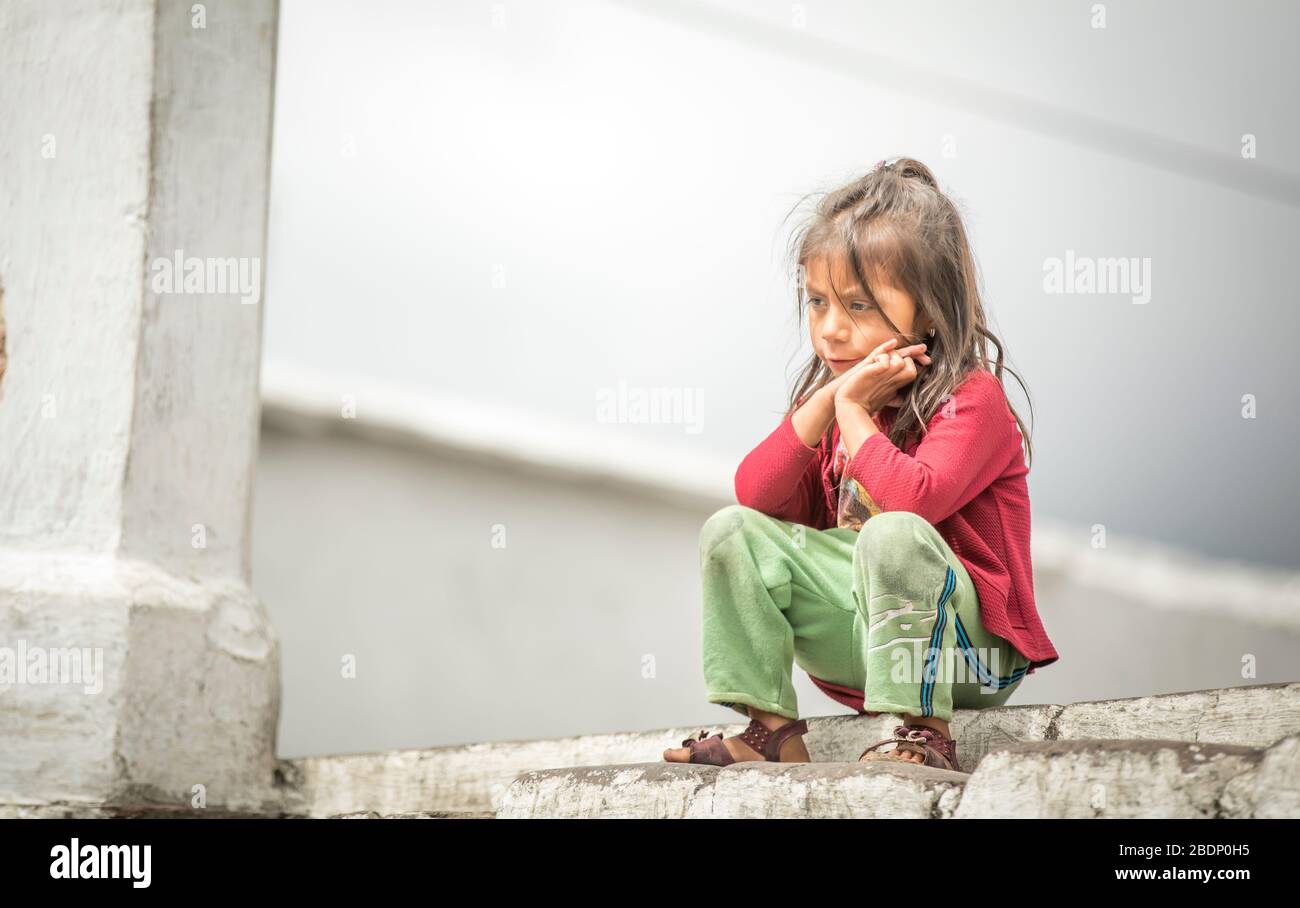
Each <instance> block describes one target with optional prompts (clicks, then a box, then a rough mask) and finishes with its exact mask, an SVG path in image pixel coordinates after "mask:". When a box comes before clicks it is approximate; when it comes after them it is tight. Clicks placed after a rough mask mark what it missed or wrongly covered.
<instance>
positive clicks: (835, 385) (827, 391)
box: [817, 337, 930, 401]
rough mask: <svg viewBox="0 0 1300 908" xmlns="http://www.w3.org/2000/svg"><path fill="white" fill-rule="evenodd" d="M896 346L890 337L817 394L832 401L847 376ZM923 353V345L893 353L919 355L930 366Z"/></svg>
mask: <svg viewBox="0 0 1300 908" xmlns="http://www.w3.org/2000/svg"><path fill="white" fill-rule="evenodd" d="M897 345H898V338H896V337H891V338H890V339H889V340H887V341H885V342H884V343H883V344H881V345H880V346H878V347H877V348H876V349H874V350H872V351H871V352H870V353H868V354H867V355H866V356H865V357H864V358H863V360H862V362H860V363H858V364H857V365H855V366H854V367H853V368H852V369H850V370H848V371H847V372H845V373H844V374H843V375H838V376H836V377H835V378H833V379H831V380H830V381H828V382H827V383H826V384H824V385H822V386H821V388H819V389H818V391H817V393H818V394H821V395H822V396H824V397H825V398H827V400H830V401H834V399H835V396H836V392H837V391H839V389H840V387H841V386H842V385H843V384H844V382H845V381H846V380H847V379H848V378H849V376H851V375H853V373H854V372H855V371H857V370H858V369H860V368H862V367H863V366H865V365H866V364H867V363H869V362H871V361H872V360H873V359H875V358H876V357H878V356H880V354H882V353H888V352H890V351H891V350H893V348H894V347H896V346H897ZM924 351H925V344H914V345H912V346H910V347H904V348H903V349H902V350H897V351H895V352H897V353H898V355H899V356H914V355H919V357H920V361H921V362H922V363H923V364H924V365H927V366H928V365H929V364H930V357H928V356H926V355H925V352H924Z"/></svg>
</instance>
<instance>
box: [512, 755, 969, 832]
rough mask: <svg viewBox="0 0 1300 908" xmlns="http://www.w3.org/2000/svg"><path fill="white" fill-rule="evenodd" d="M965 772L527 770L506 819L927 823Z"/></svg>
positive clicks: (749, 767) (947, 803)
mask: <svg viewBox="0 0 1300 908" xmlns="http://www.w3.org/2000/svg"><path fill="white" fill-rule="evenodd" d="M965 779H966V775H965V774H963V773H956V772H949V771H948V770H944V769H934V768H931V767H927V766H916V765H906V766H905V765H901V764H900V765H898V766H888V767H886V766H884V765H883V764H880V763H874V764H861V765H858V764H856V763H800V764H786V765H782V764H776V763H761V762H754V763H742V764H733V765H731V766H700V765H689V764H682V763H637V764H632V765H623V766H587V767H578V768H574V769H550V770H541V771H538V772H529V773H524V774H523V775H521V776H520V777H519V778H518V779H516V780H515V782H514V784H513V785H511V786H510V788H509V790H508V791H507V792H506V795H505V797H504V798H503V799H502V803H501V806H500V809H499V810H498V811H497V818H498V819H528V818H536V819H542V818H544V819H596V818H609V819H709V818H720V817H729V818H743V819H844V818H851V817H862V818H867V817H912V818H918V819H926V818H929V817H933V816H938V815H942V814H944V813H946V812H947V811H949V810H951V807H952V806H953V805H954V804H955V803H956V798H957V797H959V795H960V791H961V785H962V783H963V782H964V781H965Z"/></svg>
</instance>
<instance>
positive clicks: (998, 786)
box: [497, 735, 1300, 819]
mask: <svg viewBox="0 0 1300 908" xmlns="http://www.w3.org/2000/svg"><path fill="white" fill-rule="evenodd" d="M1298 805H1300V735H1298V736H1293V737H1289V738H1286V739H1284V740H1283V741H1281V742H1278V743H1277V744H1275V745H1273V746H1272V747H1270V748H1268V749H1261V748H1255V747H1244V746H1240V745H1231V744H1197V743H1194V742H1187V741H1167V740H1131V741H1113V740H1107V741H1099V740H1074V741H1060V740H1058V741H1035V742H1027V743H1019V744H1012V745H1007V746H1005V747H1002V748H999V749H997V750H994V751H991V752H990V753H988V754H986V755H985V757H984V758H983V759H982V760H981V761H980V763H979V766H978V767H977V768H976V770H975V772H974V773H971V774H970V775H967V774H965V773H955V772H949V771H947V770H940V769H933V768H930V767H924V766H916V765H910V764H890V763H870V764H860V763H803V764H790V765H781V764H771V763H761V762H754V763H742V764H733V765H731V766H725V767H719V766H701V765H690V764H680V763H677V764H669V763H639V764H631V765H619V766H595V767H574V768H571V769H550V770H539V771H535V772H527V773H523V774H521V775H520V776H519V777H518V778H517V779H516V780H515V781H514V783H513V784H512V785H511V786H510V788H509V789H508V790H507V792H506V794H505V796H504V797H503V798H502V801H501V804H500V808H499V809H498V811H497V817H498V818H500V819H595V818H610V819H614V818H619V819H629V818H640V819H692V818H694V819H723V818H726V819H754V818H784V819H884V818H890V819H899V818H922V819H924V818H933V819H977V818H995V817H1011V818H1074V819H1092V818H1120V817H1131V818H1167V819H1215V818H1246V817H1280V816H1292V817H1294V816H1300V813H1297V806H1298Z"/></svg>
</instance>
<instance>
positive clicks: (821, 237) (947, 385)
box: [786, 158, 1033, 462]
mask: <svg viewBox="0 0 1300 908" xmlns="http://www.w3.org/2000/svg"><path fill="white" fill-rule="evenodd" d="M796 207H797V206H796ZM789 254H790V257H791V269H792V271H794V272H796V274H797V281H796V283H797V287H796V291H795V292H796V295H797V297H798V311H799V319H800V323H801V324H802V322H803V315H804V306H805V304H806V281H805V277H806V274H807V268H808V263H809V261H811V260H812V259H814V258H818V257H821V256H826V257H828V259H830V260H844V261H847V262H849V263H850V266H851V268H852V271H853V274H854V275H855V276H856V277H857V280H858V283H859V285H860V286H861V287H862V288H863V289H864V290H865V291H866V296H867V298H868V299H869V300H870V301H871V302H872V303H873V304H875V306H876V309H877V310H878V311H879V312H880V314H881V316H882V317H884V319H885V322H886V323H887V324H889V326H890V328H892V329H894V333H895V334H896V335H898V336H900V337H904V336H903V335H902V334H901V332H899V331H898V329H897V328H896V327H895V326H894V325H893V323H892V322H890V321H889V317H888V316H887V315H885V312H884V309H883V308H882V307H881V306H880V305H879V302H878V301H877V300H876V299H875V297H874V296H873V295H872V292H871V284H870V281H869V280H868V276H874V275H877V274H880V275H888V276H889V278H890V279H891V283H892V284H893V286H895V287H897V288H898V289H900V290H905V291H906V292H907V293H908V294H909V295H910V296H911V297H912V299H913V300H914V301H915V302H916V306H917V313H916V316H917V319H918V320H919V319H920V318H921V316H922V315H924V316H925V317H926V318H927V319H928V321H929V323H930V325H932V326H933V327H934V330H935V334H934V336H933V337H917V336H916V335H911V336H910V338H908V339H907V340H908V343H918V342H924V343H925V344H927V348H926V352H927V353H928V354H929V356H930V359H931V362H930V365H929V366H921V367H920V369H919V371H918V375H917V377H916V380H915V381H913V382H912V383H911V384H910V385H909V386H908V387H907V388H906V390H905V391H903V392H902V397H903V400H902V405H901V406H900V407H899V408H898V414H897V416H896V418H895V419H894V424H893V425H892V426H891V427H890V432H889V440H890V441H891V442H893V443H894V445H895V446H896V447H898V448H900V449H901V448H902V447H903V445H904V443H905V441H906V439H907V437H908V436H909V435H911V434H913V433H916V434H918V435H924V433H925V431H926V426H927V425H928V424H929V422H930V418H931V417H932V416H934V414H935V413H936V412H937V411H938V410H939V408H940V407H941V406H942V405H943V402H944V399H945V398H947V397H948V396H949V395H950V394H952V393H953V391H955V390H956V389H957V387H958V385H960V384H961V383H962V382H963V381H964V380H965V379H966V377H967V375H969V373H970V372H971V371H973V370H975V369H983V370H985V371H989V372H992V373H993V374H994V375H995V376H996V377H997V379H998V382H999V383H1001V381H1002V372H1003V370H1004V369H1005V370H1006V371H1007V372H1010V373H1011V375H1012V376H1014V377H1015V379H1016V381H1017V382H1018V383H1019V385H1020V387H1021V390H1023V391H1024V392H1025V396H1026V399H1028V395H1029V391H1028V389H1027V388H1026V387H1025V383H1024V381H1023V380H1022V379H1021V377H1020V376H1019V374H1017V373H1016V372H1015V370H1013V369H1012V368H1011V367H1010V366H1004V364H1003V358H1004V357H1003V348H1002V342H1001V341H1000V340H998V338H997V337H996V336H995V335H994V334H993V332H992V331H990V330H989V327H988V324H987V321H986V319H985V315H984V306H983V304H982V303H981V302H980V292H979V286H978V273H977V269H976V265H975V258H974V256H973V255H972V254H971V249H970V243H969V241H968V240H967V239H966V229H965V227H964V226H963V225H962V220H961V216H960V215H959V214H958V212H957V209H956V207H955V206H954V205H953V203H952V201H951V200H950V199H949V198H948V197H947V196H946V195H944V194H943V193H942V192H940V191H939V184H938V182H937V181H936V180H935V178H934V174H933V173H931V172H930V168H928V167H926V166H925V165H924V164H922V163H921V162H920V161H917V160H914V159H912V158H898V159H897V160H895V161H893V162H892V163H889V164H885V163H884V162H881V163H879V164H877V165H876V167H875V168H874V169H873V170H872V171H871V172H870V173H868V174H866V175H865V176H863V177H859V178H858V179H856V180H853V181H852V182H851V183H849V184H848V185H846V186H842V187H840V188H839V189H835V190H833V191H831V192H828V193H825V194H824V195H823V197H822V199H821V201H820V202H819V203H818V204H817V206H816V209H815V210H814V211H813V213H812V214H811V215H810V216H809V217H808V218H807V220H806V221H805V222H804V223H803V224H802V225H801V226H800V227H799V228H798V229H796V231H795V232H794V235H793V237H792V239H791V241H790V248H789ZM841 257H842V258H841ZM832 292H834V291H833V290H832ZM840 305H841V306H842V305H844V304H843V302H840ZM845 311H849V310H848V309H847V307H846V309H845ZM849 318H850V319H852V318H853V315H852V313H851V312H850V314H849ZM989 344H992V346H993V348H994V349H995V350H996V355H995V357H994V358H993V359H990V358H989V355H988V345H989ZM906 345H907V344H904V343H903V342H902V341H900V343H899V346H906ZM834 377H835V375H834V373H833V372H831V370H830V368H829V367H828V366H827V365H826V364H825V363H823V362H822V360H821V358H820V357H818V356H817V353H816V351H815V350H814V351H813V355H812V359H811V360H809V362H808V363H807V365H805V366H804V368H803V370H802V371H801V372H800V374H799V375H798V376H797V377H796V379H795V382H794V385H793V388H792V390H791V393H790V404H789V408H788V409H787V411H786V415H789V414H790V413H793V412H794V411H795V410H796V409H797V408H798V406H799V403H800V402H802V401H803V399H804V398H805V396H806V395H809V394H811V393H812V392H815V391H817V390H818V389H820V388H822V387H823V386H824V385H826V384H827V383H828V382H830V381H831V380H832V379H834ZM1011 414H1012V416H1014V417H1015V420H1016V424H1017V425H1018V426H1019V427H1020V434H1021V436H1022V437H1023V438H1024V444H1025V457H1026V460H1027V462H1031V461H1032V458H1033V449H1032V446H1031V444H1030V441H1029V431H1028V430H1027V428H1026V426H1025V423H1024V421H1023V420H1022V419H1021V418H1020V414H1019V413H1017V412H1016V410H1015V408H1014V407H1011ZM1032 415H1033V403H1032V401H1031V402H1030V416H1031V418H1032ZM826 441H827V443H828V444H829V443H830V429H829V428H828V429H827V434H826Z"/></svg>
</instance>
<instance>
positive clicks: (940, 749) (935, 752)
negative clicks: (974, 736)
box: [858, 725, 962, 772]
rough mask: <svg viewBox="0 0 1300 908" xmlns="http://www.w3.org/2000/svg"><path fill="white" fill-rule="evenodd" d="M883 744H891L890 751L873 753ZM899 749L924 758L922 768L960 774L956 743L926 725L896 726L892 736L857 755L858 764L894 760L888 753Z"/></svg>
mask: <svg viewBox="0 0 1300 908" xmlns="http://www.w3.org/2000/svg"><path fill="white" fill-rule="evenodd" d="M884 744H893V745H894V750H892V751H876V752H875V753H872V751H875V750H876V748H877V747H880V746H881V745H884ZM899 748H903V749H905V750H908V751H910V752H912V753H914V754H921V755H922V756H924V757H925V763H923V764H922V765H923V766H933V767H935V768H936V769H950V770H952V771H953V772H961V771H962V770H961V765H960V764H959V763H958V762H957V742H956V741H954V740H953V739H952V738H945V737H944V736H943V735H942V734H940V733H939V732H937V731H935V730H934V729H933V728H930V727H929V726H927V725H898V726H895V728H894V736H893V737H892V738H886V739H885V740H883V741H877V742H876V743H875V744H872V745H871V746H870V747H868V748H867V749H866V750H864V751H863V752H862V753H861V754H859V755H858V762H859V763H861V762H864V761H870V760H896V759H897V757H891V756H889V754H890V753H896V752H897V751H898V749H899Z"/></svg>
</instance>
